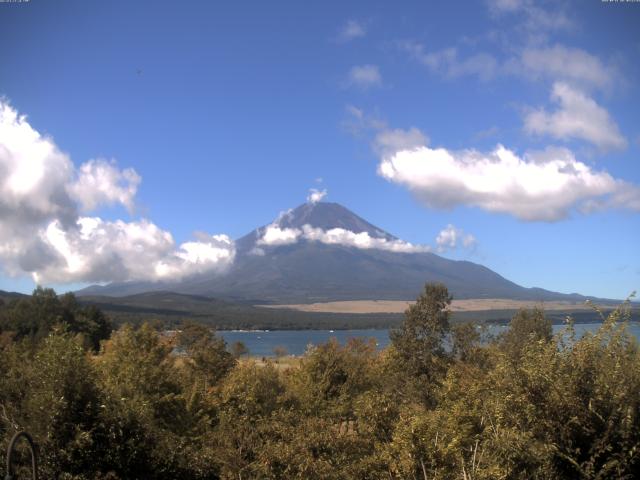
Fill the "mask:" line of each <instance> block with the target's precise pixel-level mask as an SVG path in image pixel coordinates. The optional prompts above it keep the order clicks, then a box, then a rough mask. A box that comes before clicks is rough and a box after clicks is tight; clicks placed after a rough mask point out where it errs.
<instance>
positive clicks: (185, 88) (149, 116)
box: [0, 0, 640, 298]
mask: <svg viewBox="0 0 640 480" xmlns="http://www.w3.org/2000/svg"><path fill="white" fill-rule="evenodd" d="M638 25H640V4H638V3H624V2H623V3H607V2H601V1H600V0H587V1H580V2H566V3H563V2H542V3H538V2H530V1H516V0H493V1H480V2H468V3H467V2H465V3H463V4H462V3H456V2H382V1H380V2H375V1H362V2H294V1H290V2H279V1H278V2H241V1H238V2H188V3H184V2H160V1H155V2H131V1H128V2H118V1H114V2H71V1H60V2H45V1H39V0H31V1H29V2H26V3H0V59H1V63H0V95H1V96H3V98H4V100H3V102H4V103H3V104H4V105H5V113H4V121H5V123H6V125H5V127H6V130H5V137H4V138H5V140H6V138H17V137H16V135H17V133H16V132H19V131H23V132H25V131H27V130H28V131H30V132H37V134H39V135H40V137H39V138H40V139H39V140H33V139H32V140H33V142H36V143H37V142H45V143H46V145H48V146H50V147H51V148H52V149H54V150H55V152H57V153H55V152H54V153H55V154H51V155H53V156H50V157H47V158H46V159H45V160H43V161H42V162H40V163H38V164H37V165H36V166H31V167H29V168H44V167H43V165H51V170H50V171H51V172H58V173H60V172H61V171H63V170H64V171H66V170H65V169H67V170H68V169H69V163H68V162H71V164H72V165H73V168H74V169H75V170H73V171H69V172H68V175H66V174H65V175H66V176H65V175H62V176H61V177H60V179H59V183H55V182H57V181H58V180H55V179H54V177H55V175H53V174H51V175H50V174H43V175H42V178H41V182H40V183H37V182H36V183H33V185H31V184H30V185H31V187H33V189H34V190H32V191H27V190H28V189H27V190H25V189H23V190H21V192H22V193H20V195H23V196H24V197H19V196H16V195H18V194H17V193H16V192H15V191H13V193H12V195H14V194H15V195H14V197H15V198H14V197H11V196H9V197H8V196H7V195H3V196H4V197H5V199H6V198H13V200H11V201H10V200H4V202H5V203H4V204H3V203H2V202H3V200H0V207H1V208H0V220H3V223H4V224H5V227H4V228H2V229H0V264H2V266H3V273H2V275H1V276H0V289H4V290H16V291H30V290H31V289H32V288H33V286H34V281H33V279H32V275H31V274H32V272H33V271H37V272H39V277H38V278H41V279H42V280H43V281H44V283H46V284H48V285H53V286H55V287H56V288H57V289H58V290H60V291H63V290H65V289H68V288H75V287H77V286H78V285H82V284H86V283H87V282H89V283H90V282H91V281H96V280H103V281H108V280H110V279H115V280H121V279H123V278H125V277H127V276H128V277H129V278H135V277H136V275H138V276H140V275H143V273H140V272H136V271H135V269H127V268H124V267H123V269H113V268H112V269H111V270H114V271H115V270H117V272H116V273H114V272H111V273H109V271H110V270H109V268H110V267H109V264H110V262H109V260H108V259H109V258H115V257H109V256H107V255H106V254H105V255H106V256H105V257H104V259H103V260H104V261H103V262H102V263H101V264H99V265H98V264H96V265H91V267H90V268H89V267H87V268H84V266H80V267H77V268H76V269H75V270H74V268H72V266H69V265H66V264H65V263H64V261H65V259H66V261H67V263H68V262H69V261H70V260H69V259H70V258H71V257H73V254H74V252H71V253H69V252H67V253H66V254H64V252H63V254H62V257H60V255H59V253H60V252H59V251H58V253H56V252H55V251H54V253H51V252H49V251H46V252H45V250H46V249H47V248H50V247H51V245H48V244H46V245H44V246H43V245H40V244H39V243H38V244H36V243H37V242H32V240H33V238H36V237H38V238H40V237H42V238H45V237H46V238H48V239H49V241H50V242H53V243H55V242H54V240H53V239H54V238H62V237H64V236H65V235H67V234H68V235H71V233H69V232H70V231H71V230H73V228H75V227H73V226H72V225H71V224H77V223H74V222H76V221H77V220H78V218H80V217H81V216H82V217H91V218H97V217H99V218H100V219H101V220H100V222H102V223H100V225H101V227H100V228H102V227H104V228H102V230H101V231H102V232H103V233H102V234H101V235H103V236H101V237H100V238H99V240H100V242H101V243H100V245H102V246H101V247H100V248H103V247H104V248H107V246H108V245H111V244H114V242H115V243H117V242H116V241H115V240H114V238H116V237H117V238H119V239H122V238H125V237H126V238H125V240H122V241H123V242H125V241H128V240H126V239H129V238H130V236H131V235H133V234H132V233H131V231H132V229H133V227H135V228H136V229H137V230H136V231H144V232H145V235H146V234H149V235H151V236H153V235H155V236H153V237H152V238H151V236H150V237H149V238H150V240H148V241H149V242H150V243H149V245H151V244H153V245H154V246H158V245H160V247H158V248H159V249H161V250H162V252H163V253H162V254H158V255H164V256H156V257H152V258H151V257H150V259H149V261H150V262H156V263H154V265H156V264H157V263H158V262H160V263H162V265H163V267H162V268H163V269H164V270H163V272H164V271H167V272H175V271H180V272H183V271H184V272H186V273H185V274H187V273H189V272H191V271H195V270H189V269H187V270H184V269H183V265H182V264H180V265H178V263H176V262H178V260H176V258H178V259H182V260H185V259H187V260H189V261H190V260H192V259H193V258H195V257H193V255H195V256H196V257H197V256H198V255H204V256H205V257H206V256H207V255H209V257H207V258H209V259H215V260H211V264H212V265H213V264H214V263H215V262H218V261H227V260H228V261H232V259H228V258H227V257H225V256H224V254H221V253H220V252H224V249H225V248H227V238H226V237H225V238H222V237H220V236H217V237H215V238H214V237H211V236H210V235H214V234H215V235H218V234H224V235H226V236H227V237H228V238H229V239H234V238H238V237H240V236H241V235H243V234H245V233H247V232H248V231H250V230H252V229H253V228H255V227H256V226H259V225H264V224H267V223H269V222H271V221H272V220H273V219H274V217H275V216H276V215H277V214H278V213H279V212H281V211H283V210H286V209H288V208H291V207H295V206H297V205H299V204H300V203H303V202H304V201H305V199H306V197H307V194H308V191H309V189H310V188H316V189H319V190H324V189H326V190H327V196H326V198H325V199H326V200H328V201H335V202H338V203H341V204H343V205H345V206H346V207H348V208H350V209H351V210H353V211H354V212H356V213H358V214H359V215H361V216H362V217H364V218H366V219H367V220H369V221H370V222H372V223H374V224H376V225H378V226H379V227H381V228H383V229H385V230H387V231H389V232H391V233H393V234H394V235H396V236H398V237H400V238H401V239H403V240H405V241H408V242H411V243H413V244H418V245H430V246H432V247H433V249H434V251H437V252H440V253H441V254H443V255H444V256H447V257H449V258H455V259H468V260H471V261H474V262H477V263H482V264H484V265H486V266H488V267H489V268H491V269H493V270H495V271H497V272H498V273H500V274H502V275H503V276H505V277H507V278H509V279H510V280H513V281H515V282H517V283H519V284H521V285H524V286H539V287H544V288H547V289H551V290H556V291H560V292H567V293H569V292H579V293H583V294H589V295H597V296H602V297H610V298H624V297H625V296H626V295H628V294H629V293H630V292H631V291H633V290H636V289H638V288H639V287H640V254H639V252H638V247H637V244H638V240H637V239H638V236H639V235H638V234H639V233H640V217H639V215H638V213H639V212H640V166H639V162H640V158H639V157H640V155H639V154H640V121H639V114H638V112H640V93H639V91H638V85H639V80H640V61H639V60H640V28H638ZM11 112H14V113H15V112H17V113H16V114H17V115H26V118H23V119H22V120H19V119H18V118H19V117H16V118H13V117H11ZM10 117H11V118H10ZM12 132H13V133H12ZM1 135H2V134H1V133H0V141H1ZM10 135H13V137H11V136H10ZM27 137H28V135H27ZM8 141H9V140H7V142H8ZM29 141H31V140H29ZM29 141H27V140H25V142H26V143H20V144H19V145H18V144H16V145H13V146H12V147H11V148H9V149H8V150H9V152H10V153H9V154H5V158H4V161H5V162H6V165H3V164H2V163H1V162H2V161H3V160H2V158H3V157H2V153H1V152H0V167H3V168H5V169H8V170H7V171H8V172H12V170H11V169H12V168H14V169H15V168H18V167H17V165H18V164H19V162H18V160H16V159H20V158H23V157H21V156H20V155H22V153H20V152H29V151H31V150H29V148H35V147H34V146H33V145H34V144H33V143H29ZM499 145H501V146H503V147H502V148H503V150H502V151H503V152H506V153H505V154H501V153H497V152H499V147H498V146H499ZM20 149H22V150H20ZM34 151H35V150H34ZM8 155H13V157H11V158H9V157H8ZM25 155H26V154H25ZM47 155H49V154H47ZM507 157H508V158H507ZM43 162H44V163H43ZM46 162H49V163H46ZM87 162H93V163H87ZM434 162H435V163H434ZM83 164H84V165H85V167H86V168H85V170H82V167H81V166H82V165H83ZM384 165H386V167H387V170H384V169H383V168H382V167H383V166H384ZM43 171H49V170H46V169H45V170H43ZM133 171H134V172H133ZM385 171H386V172H387V173H384V172H385ZM547 171H549V172H551V173H550V174H549V176H545V175H546V174H545V172H547ZM126 172H129V173H126ZM0 175H2V169H1V168H0ZM5 175H7V176H6V177H5V179H6V178H9V176H10V175H9V174H5ZM540 175H541V177H540V178H542V180H540V179H537V180H536V178H537V176H540ZM54 180H55V181H54ZM96 182H103V183H102V184H100V185H101V187H100V188H101V189H102V190H100V192H101V195H100V196H98V197H99V198H98V197H96V196H95V195H94V194H91V195H90V194H89V193H87V192H88V190H87V189H89V188H90V187H91V186H92V185H93V186H95V185H97V183H96ZM109 182H111V183H109ZM0 183H2V179H1V178H0ZM14 186H15V185H14ZM5 187H6V185H5ZM31 187H30V188H31ZM7 188H8V187H7ZM14 190H15V189H14ZM62 191H64V193H60V192H62ZM25 192H26V193H25ZM43 192H48V193H47V194H46V195H45V194H44V193H43ZM52 192H53V193H52ZM56 192H58V193H56ZM4 193H6V192H4V191H3V194H4ZM27 193H28V194H29V195H27ZM94 193H95V192H94ZM60 195H63V196H64V201H60V202H61V203H59V204H58V203H55V202H57V201H58V200H56V199H59V198H60ZM25 199H28V200H25ZM52 199H53V200H52ZM36 200H37V201H36ZM54 200H55V201H54ZM29 202H31V203H29ZM47 202H49V203H47ZM51 202H53V203H55V207H56V208H55V209H53V208H50V207H51ZM45 203H46V205H45V206H43V205H44V204H45ZM25 205H27V207H28V209H27V210H28V211H27V210H25V211H22V210H21V209H22V208H27V207H25ZM65 209H66V210H65ZM62 211H64V212H67V213H65V215H67V216H66V217H64V218H67V219H68V218H71V219H72V220H70V221H67V223H65V220H64V219H63V216H61V215H62V214H61V213H59V212H62ZM51 212H58V213H51ZM25 219H28V220H25ZM118 220H120V223H117V221H118ZM51 222H59V223H57V224H56V225H58V226H57V227H56V229H57V230H56V229H54V230H55V231H54V232H51V231H49V234H46V235H45V234H44V233H42V232H44V231H46V229H47V226H48V225H50V224H51ZM144 222H146V223H144ZM27 223H28V225H26V224H27ZM70 225H71V226H70ZM83 225H84V226H86V225H88V224H87V223H86V222H85V223H84V224H83ZM95 225H96V224H95V222H94V223H93V224H91V226H90V227H87V228H98V227H96V226H95ZM448 225H452V226H453V227H451V228H449V229H447V226H448ZM83 228H84V227H83ZM68 229H70V230H68ZM3 230H4V231H3ZM125 231H126V232H128V233H126V235H125V234H124V233H123V232H125ZM443 231H444V232H445V233H446V232H449V234H448V236H447V235H445V236H442V232H443ZM56 232H58V236H57V237H56ZM61 232H62V233H61ZM104 232H107V233H104ZM109 232H112V233H113V235H115V236H114V237H109V236H108V235H110V234H111V233H109ZM114 232H115V233H114ZM149 232H152V233H149ZM168 232H170V235H171V239H168V237H166V235H164V234H165V233H168ZM194 232H207V234H208V235H209V236H206V235H204V234H203V233H197V234H196V236H195V237H194ZM452 232H455V233H456V239H455V241H454V240H453V239H452ZM439 234H440V235H441V236H440V239H441V242H440V243H438V242H437V240H436V239H437V238H438V235H439ZM43 235H44V237H43ZM47 235H49V236H48V237H47ZM74 235H76V236H75V237H73V238H74V239H75V240H73V241H72V240H68V241H67V243H66V245H67V246H69V245H71V246H74V245H76V246H77V245H81V248H82V249H84V250H83V251H84V252H85V255H86V251H87V249H90V248H98V247H95V245H90V244H88V243H87V242H88V240H87V238H89V237H87V236H86V235H85V236H82V239H81V234H80V233H78V232H76V233H74ZM83 235H84V234H83ZM118 235H120V236H118ZM123 235H124V236H123ZM127 235H129V236H127ZM469 235H472V236H473V240H474V241H469V242H464V241H463V240H464V239H465V238H470V237H469ZM85 237H86V238H85ZM90 237H91V238H94V239H95V238H98V237H96V236H90ZM205 237H206V238H205ZM65 238H66V237H65ZM69 238H71V237H69ZM145 238H147V237H145ZM158 238H161V240H158ZM145 241H146V240H145ZM3 242H4V245H3ZM30 242H31V243H30ZM74 242H76V243H74ZM82 242H84V243H82ZM45 243H46V242H45ZM465 243H466V245H465ZM26 244H29V247H28V248H27V247H25V246H24V245H26ZM56 245H57V247H56V248H58V250H59V249H60V248H61V247H60V245H59V244H56ZM45 247H46V248H45ZM74 248H75V247H74ZM78 248H80V247H78ZM122 248H123V250H118V251H116V252H115V253H114V251H109V255H116V256H118V255H119V256H118V257H117V258H118V261H119V260H120V259H121V257H122V258H124V257H125V256H126V255H130V256H131V255H134V254H135V251H136V250H135V248H133V247H131V248H129V245H127V246H125V247H122ZM172 249H173V250H172ZM101 251H102V250H101ZM33 252H38V255H40V257H41V258H40V259H39V260H38V262H36V264H33V262H31V263H30V262H29V261H26V260H24V259H23V257H24V258H26V255H27V254H29V255H30V257H29V258H35V257H37V255H36V254H34V253H33ZM122 252H125V253H122ZM132 252H133V253H132ZM167 252H169V253H167ZM171 252H173V253H171ZM176 252H178V253H176ZM180 252H181V253H180ZM197 252H201V253H200V254H198V253H197ZM202 252H205V253H202ZM166 255H168V257H166V258H165V256H166ZM176 255H177V257H176ZM54 257H55V261H54V260H52V259H54ZM73 258H76V259H78V258H79V259H82V258H85V257H83V256H82V255H81V254H80V253H78V254H77V255H76V256H75V257H73ZM198 258H204V257H198ZM18 259H19V260H18ZM47 259H48V260H47ZM220 259H222V260H220ZM187 260H185V261H187ZM78 261H79V262H80V261H81V260H78ZM47 262H49V263H47ZM196 263H197V262H196ZM123 264H126V261H123ZM189 265H191V264H189ZM189 268H191V267H189ZM193 268H196V267H193ZM197 268H200V267H197ZM197 268H196V270H197ZM123 275H124V277H123Z"/></svg>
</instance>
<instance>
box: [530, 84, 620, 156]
mask: <svg viewBox="0 0 640 480" xmlns="http://www.w3.org/2000/svg"><path fill="white" fill-rule="evenodd" d="M551 98H552V99H553V100H554V101H555V102H557V103H559V105H560V108H559V109H557V110H555V111H554V112H547V111H546V110H544V109H538V110H532V111H529V112H528V113H527V114H526V115H525V118H524V128H525V130H526V131H527V132H528V133H532V134H537V135H543V134H547V135H550V136H552V137H555V138H559V139H563V140H566V139H569V138H579V139H582V140H586V141H588V142H591V143H593V144H594V145H596V146H598V147H600V148H601V149H611V148H625V147H626V146H627V141H626V139H625V138H624V137H623V136H622V134H621V133H620V131H619V130H618V126H617V125H616V123H615V122H614V121H613V119H612V118H611V117H610V116H609V113H608V112H607V111H606V110H605V109H604V108H602V107H601V106H600V105H598V104H597V103H596V102H595V101H594V100H593V99H592V98H590V97H589V96H587V95H586V94H584V93H583V92H582V91H580V90H578V89H576V88H573V87H571V86H570V85H568V84H566V83H562V82H557V83H555V84H554V86H553V91H552V94H551Z"/></svg>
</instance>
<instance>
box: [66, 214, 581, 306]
mask: <svg viewBox="0 0 640 480" xmlns="http://www.w3.org/2000/svg"><path fill="white" fill-rule="evenodd" d="M270 227H272V228H273V227H275V228H278V229H282V230H284V229H291V231H292V232H295V234H296V235H300V236H299V237H296V239H295V241H292V242H289V243H286V244H274V245H268V244H265V243H264V242H260V239H261V238H263V236H264V234H265V232H266V230H267V229H268V228H270ZM305 227H312V228H313V229H320V230H321V231H322V232H325V233H326V232H330V231H332V230H333V229H341V231H342V232H343V233H344V232H348V233H351V234H360V235H361V236H364V237H365V240H366V239H367V238H366V237H367V236H368V237H369V239H371V241H377V242H378V244H380V245H383V246H386V245H388V243H386V242H400V243H401V244H402V245H409V244H405V243H404V242H401V241H400V240H399V239H398V238H397V237H395V236H394V235H392V234H390V233H388V232H386V231H384V230H383V229H381V228H379V227H377V226H375V225H373V224H371V223H369V222H368V221H367V220H365V219H363V218H362V217H360V216H358V215H357V214H355V213H353V212H351V211H350V210H349V209H347V208H346V207H344V206H342V205H340V204H338V203H331V202H317V203H306V204H302V205H300V206H298V207H296V208H294V209H291V210H288V211H286V212H284V213H282V214H280V215H279V216H278V218H276V219H275V220H274V221H273V222H272V223H270V224H266V225H263V226H261V227H258V228H256V229H254V230H252V231H251V232H249V233H248V234H246V235H244V236H242V237H240V238H239V239H237V240H236V260H235V262H234V264H233V265H232V266H231V268H230V269H229V271H228V272H226V273H225V274H222V275H213V274H205V275H200V276H195V277H192V278H189V279H186V280H183V281H181V282H163V283H150V282H125V283H119V284H110V285H106V286H92V287H87V288H86V289H83V290H80V291H78V292H77V294H78V295H80V296H83V295H106V296H126V295H132V294H139V293H144V292H150V291H158V290H166V291H172V292H176V293H181V294H189V295H201V296H206V297H216V298H220V299H227V300H231V301H240V302H243V303H245V302H250V301H255V302H256V303H265V304H277V303H313V302H322V301H339V300H367V299H370V300H376V299H385V300H413V299H415V298H416V296H417V295H418V294H419V293H420V291H421V290H422V287H423V285H424V283H425V282H430V281H440V282H442V283H444V284H446V285H447V287H448V288H449V290H450V292H451V293H452V294H453V296H454V297H455V298H460V299H464V298H507V299H519V300H539V301H544V300H570V301H581V300H586V299H587V298H590V297H585V296H583V295H580V294H563V293H558V292H552V291H549V290H545V289H543V288H539V287H533V288H525V287H522V286H520V285H517V284H516V283H514V282H512V281H510V280H508V279H506V278H504V277H503V276H501V275H500V274H498V273H496V272H494V271H492V270H490V269H489V268H487V267H485V266H483V265H480V264H477V263H474V262H470V261H467V260H450V259H447V258H444V257H441V256H439V255H437V254H435V253H432V252H428V251H412V250H411V251H391V249H381V248H363V247H362V246H360V247H358V246H354V244H343V243H340V242H339V241H337V240H336V241H335V243H327V242H323V241H319V240H309V239H307V238H304V236H302V235H301V232H302V230H303V229H304V228H305ZM338 232H340V231H338ZM332 241H333V240H332Z"/></svg>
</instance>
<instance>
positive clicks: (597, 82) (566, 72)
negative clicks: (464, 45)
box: [505, 44, 621, 90]
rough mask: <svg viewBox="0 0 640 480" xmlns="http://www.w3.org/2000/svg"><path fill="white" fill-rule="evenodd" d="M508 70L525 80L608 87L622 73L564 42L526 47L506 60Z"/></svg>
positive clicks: (599, 87) (600, 87)
mask: <svg viewBox="0 0 640 480" xmlns="http://www.w3.org/2000/svg"><path fill="white" fill-rule="evenodd" d="M505 71H506V72H507V73H512V74H516V75H519V76H522V77H523V78H526V79H544V80H553V81H558V80H564V81H570V82H571V83H573V84H577V85H580V86H582V87H585V88H597V89H605V90H606V89H609V88H610V87H611V86H612V85H613V84H614V83H615V82H616V79H617V78H620V76H621V75H620V73H619V72H618V71H617V68H616V67H615V66H613V65H606V64H605V63H604V62H603V61H602V60H601V59H599V58H598V57H597V56H595V55H593V54H591V53H589V52H587V51H585V50H583V49H581V48H574V47H568V46H565V45H561V44H555V45H552V46H545V47H527V48H524V49H522V51H521V52H520V53H519V54H518V55H517V56H515V57H513V58H511V59H509V60H508V61H507V62H506V65H505Z"/></svg>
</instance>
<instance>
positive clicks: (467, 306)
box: [256, 298, 591, 313]
mask: <svg viewBox="0 0 640 480" xmlns="http://www.w3.org/2000/svg"><path fill="white" fill-rule="evenodd" d="M412 303H414V302H410V301H404V300H349V301H342V302H325V303H309V304H292V305H256V306H257V307H264V308H288V309H291V310H298V311H301V312H323V313H402V312H404V311H405V310H406V309H407V307H408V306H409V305H411V304H412ZM535 306H539V307H542V308H543V309H544V310H546V311H551V310H561V311H572V310H575V311H579V310H589V309H590V308H591V307H589V306H588V305H587V304H585V303H574V302H534V301H528V300H507V299H501V298H483V299H467V300H454V301H453V302H452V303H451V310H452V311H454V312H481V311H485V310H517V309H520V308H531V307H535Z"/></svg>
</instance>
